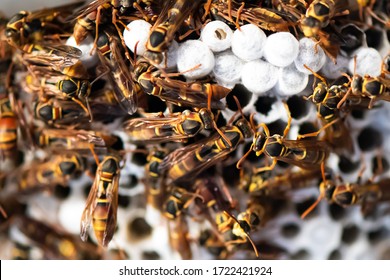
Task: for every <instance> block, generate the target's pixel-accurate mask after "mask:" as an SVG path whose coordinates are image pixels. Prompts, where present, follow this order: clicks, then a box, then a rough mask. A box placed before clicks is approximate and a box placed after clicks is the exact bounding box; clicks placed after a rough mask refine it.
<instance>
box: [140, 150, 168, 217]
mask: <svg viewBox="0 0 390 280" xmlns="http://www.w3.org/2000/svg"><path fill="white" fill-rule="evenodd" d="M166 155H167V151H166V150H163V149H154V150H153V151H151V152H150V153H149V154H148V157H147V159H146V160H147V163H146V164H145V178H144V180H143V183H144V185H145V194H146V200H147V202H148V204H149V205H151V206H153V207H154V208H156V209H158V210H161V211H163V210H162V205H163V203H164V201H165V198H166V192H167V188H166V186H165V179H164V176H161V175H160V174H159V171H158V166H159V165H160V163H161V162H162V161H163V159H164V158H165V156H166Z"/></svg>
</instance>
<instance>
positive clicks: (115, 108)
mask: <svg viewBox="0 0 390 280" xmlns="http://www.w3.org/2000/svg"><path fill="white" fill-rule="evenodd" d="M90 108H91V115H93V117H94V119H95V120H96V121H103V122H106V121H108V120H112V119H116V118H119V117H123V116H124V113H123V111H122V109H121V108H120V107H119V105H118V103H117V101H116V100H115V97H114V96H113V94H112V91H111V90H104V91H100V92H94V98H93V99H92V100H91V101H90ZM34 116H35V118H36V119H38V120H41V121H43V122H44V123H45V124H47V125H48V126H52V127H53V126H54V127H58V128H60V127H66V126H71V125H73V124H75V123H77V126H78V127H83V126H87V127H88V126H89V125H90V122H89V120H90V117H89V115H88V113H87V112H86V111H85V110H84V109H83V108H82V107H80V106H79V105H78V104H77V103H75V102H74V101H71V100H63V99H58V98H54V97H52V98H50V99H48V100H39V99H38V100H37V101H36V102H35V103H34Z"/></svg>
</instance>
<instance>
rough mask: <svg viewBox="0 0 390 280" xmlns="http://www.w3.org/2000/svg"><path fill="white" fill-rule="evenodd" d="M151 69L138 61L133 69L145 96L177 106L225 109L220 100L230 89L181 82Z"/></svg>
mask: <svg viewBox="0 0 390 280" xmlns="http://www.w3.org/2000/svg"><path fill="white" fill-rule="evenodd" d="M152 68H153V67H150V65H149V64H148V63H146V62H144V61H140V62H139V63H138V65H137V66H136V67H135V69H134V71H135V78H136V79H137V82H138V83H139V85H140V86H141V87H142V89H143V90H144V92H146V93H147V94H150V95H153V96H156V97H159V98H160V99H161V100H162V101H166V102H168V103H172V104H175V105H178V106H188V107H193V108H198V109H201V108H210V109H217V110H222V109H224V108H225V105H224V104H223V103H222V102H220V100H221V99H222V98H225V97H226V96H227V95H228V93H229V92H230V91H231V90H230V89H228V88H225V87H223V86H220V85H218V84H215V83H208V82H205V83H203V82H183V81H180V80H176V79H172V78H169V77H164V73H162V72H161V71H159V70H157V71H152V70H151V69H152ZM166 75H169V74H166Z"/></svg>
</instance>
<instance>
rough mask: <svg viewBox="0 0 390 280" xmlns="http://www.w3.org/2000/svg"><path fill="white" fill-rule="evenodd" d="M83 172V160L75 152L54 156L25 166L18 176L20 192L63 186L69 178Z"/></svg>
mask: <svg viewBox="0 0 390 280" xmlns="http://www.w3.org/2000/svg"><path fill="white" fill-rule="evenodd" d="M84 170H85V162H84V159H83V158H82V157H81V156H80V155H78V154H77V153H75V152H66V153H64V154H61V155H59V154H54V155H52V157H51V158H50V159H49V160H46V161H43V162H32V163H31V164H29V165H28V166H25V167H23V168H22V170H21V171H20V174H19V175H18V177H19V178H18V186H19V189H20V190H33V189H35V188H41V187H43V188H51V187H53V186H55V185H62V186H65V185H66V183H67V182H68V181H69V179H70V178H73V177H75V176H76V175H79V174H80V173H82V172H84Z"/></svg>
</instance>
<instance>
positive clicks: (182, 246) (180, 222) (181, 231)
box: [168, 216, 192, 260]
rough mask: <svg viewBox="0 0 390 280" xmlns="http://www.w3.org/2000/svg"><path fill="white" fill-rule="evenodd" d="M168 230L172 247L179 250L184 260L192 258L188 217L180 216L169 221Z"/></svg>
mask: <svg viewBox="0 0 390 280" xmlns="http://www.w3.org/2000/svg"><path fill="white" fill-rule="evenodd" d="M168 230H169V244H170V245H171V248H172V249H173V250H175V251H177V252H178V253H179V254H180V256H181V258H182V259H183V260H190V259H192V250H191V239H190V233H189V229H188V223H187V221H186V217H185V216H179V217H176V218H175V220H174V221H169V224H168Z"/></svg>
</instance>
